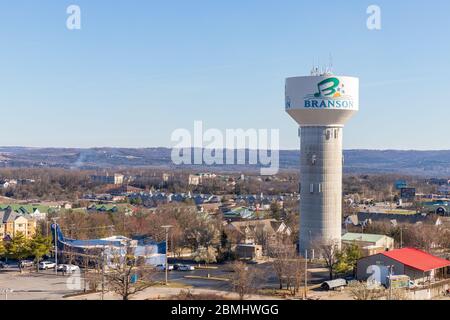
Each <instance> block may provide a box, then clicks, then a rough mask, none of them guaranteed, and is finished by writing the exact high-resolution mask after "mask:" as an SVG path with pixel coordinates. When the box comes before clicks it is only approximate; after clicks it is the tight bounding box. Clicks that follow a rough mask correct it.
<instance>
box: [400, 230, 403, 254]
mask: <svg viewBox="0 0 450 320" xmlns="http://www.w3.org/2000/svg"><path fill="white" fill-rule="evenodd" d="M401 248H403V228H402V227H400V249H401Z"/></svg>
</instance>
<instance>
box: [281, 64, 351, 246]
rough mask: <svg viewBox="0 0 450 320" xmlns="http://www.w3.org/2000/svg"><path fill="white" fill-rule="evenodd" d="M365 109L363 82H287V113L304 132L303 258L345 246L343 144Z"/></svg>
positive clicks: (321, 77) (317, 77)
mask: <svg viewBox="0 0 450 320" xmlns="http://www.w3.org/2000/svg"><path fill="white" fill-rule="evenodd" d="M358 109H359V79H358V78H354V77H345V76H335V75H333V74H331V73H330V72H318V69H317V68H315V69H314V70H313V71H312V72H311V76H306V77H293V78H288V79H286V112H287V113H288V114H289V115H290V116H291V117H292V118H294V120H295V121H297V123H298V124H299V126H300V129H299V136H300V150H301V161H300V243H299V249H300V254H301V255H304V254H305V250H309V249H311V248H312V247H313V246H314V245H315V244H318V243H330V242H334V243H336V244H338V245H339V246H340V243H341V235H342V165H343V160H344V159H343V153H342V138H343V128H344V124H345V123H346V122H347V121H348V120H349V119H350V118H351V117H352V116H353V115H354V114H355V113H356V112H357V111H358Z"/></svg>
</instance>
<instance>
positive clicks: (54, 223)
mask: <svg viewBox="0 0 450 320" xmlns="http://www.w3.org/2000/svg"><path fill="white" fill-rule="evenodd" d="M58 219H59V217H54V218H52V220H53V228H54V229H55V237H54V240H55V274H56V275H58V235H57V233H56V221H57V220H58Z"/></svg>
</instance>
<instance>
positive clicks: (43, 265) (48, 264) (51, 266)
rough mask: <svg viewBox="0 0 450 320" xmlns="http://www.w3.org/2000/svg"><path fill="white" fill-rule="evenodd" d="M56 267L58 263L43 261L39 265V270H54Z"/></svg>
mask: <svg viewBox="0 0 450 320" xmlns="http://www.w3.org/2000/svg"><path fill="white" fill-rule="evenodd" d="M55 267H56V263H54V262H52V261H42V262H40V263H39V269H41V270H47V269H54V268H55Z"/></svg>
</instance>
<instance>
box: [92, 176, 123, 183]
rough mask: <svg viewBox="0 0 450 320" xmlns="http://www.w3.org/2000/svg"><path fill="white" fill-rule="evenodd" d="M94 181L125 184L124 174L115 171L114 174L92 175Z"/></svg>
mask: <svg viewBox="0 0 450 320" xmlns="http://www.w3.org/2000/svg"><path fill="white" fill-rule="evenodd" d="M91 180H92V182H95V183H101V184H116V185H118V184H123V182H124V175H123V174H119V173H115V174H114V175H109V174H106V175H92V176H91Z"/></svg>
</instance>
